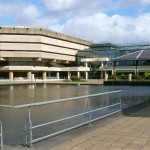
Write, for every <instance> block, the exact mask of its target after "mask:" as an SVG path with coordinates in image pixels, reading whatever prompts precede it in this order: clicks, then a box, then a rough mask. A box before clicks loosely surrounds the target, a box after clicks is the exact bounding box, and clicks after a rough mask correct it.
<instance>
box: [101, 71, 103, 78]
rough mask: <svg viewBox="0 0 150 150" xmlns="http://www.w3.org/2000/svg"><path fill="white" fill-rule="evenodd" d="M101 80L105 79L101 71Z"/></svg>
mask: <svg viewBox="0 0 150 150" xmlns="http://www.w3.org/2000/svg"><path fill="white" fill-rule="evenodd" d="M101 79H103V71H101Z"/></svg>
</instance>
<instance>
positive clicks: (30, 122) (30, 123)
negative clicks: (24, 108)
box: [28, 107, 33, 148]
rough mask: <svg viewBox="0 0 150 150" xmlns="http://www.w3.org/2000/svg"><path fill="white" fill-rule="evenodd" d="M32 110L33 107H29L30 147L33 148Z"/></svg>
mask: <svg viewBox="0 0 150 150" xmlns="http://www.w3.org/2000/svg"><path fill="white" fill-rule="evenodd" d="M31 108H32V107H28V123H29V142H28V144H29V147H30V148H32V146H33V144H32V120H31Z"/></svg>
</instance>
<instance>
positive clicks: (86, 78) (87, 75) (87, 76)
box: [85, 71, 88, 80]
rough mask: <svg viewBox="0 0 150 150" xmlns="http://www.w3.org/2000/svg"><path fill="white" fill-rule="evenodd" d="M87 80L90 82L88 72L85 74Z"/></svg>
mask: <svg viewBox="0 0 150 150" xmlns="http://www.w3.org/2000/svg"><path fill="white" fill-rule="evenodd" d="M85 79H86V80H88V72H87V71H86V72H85Z"/></svg>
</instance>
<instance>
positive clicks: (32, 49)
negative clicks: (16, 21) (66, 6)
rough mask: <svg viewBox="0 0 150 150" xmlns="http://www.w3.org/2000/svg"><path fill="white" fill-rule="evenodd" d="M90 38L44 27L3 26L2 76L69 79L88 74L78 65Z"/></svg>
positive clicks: (0, 33)
mask: <svg viewBox="0 0 150 150" xmlns="http://www.w3.org/2000/svg"><path fill="white" fill-rule="evenodd" d="M91 44H93V43H92V42H90V41H87V40H83V39H79V38H75V37H72V36H68V35H64V34H61V33H57V32H54V31H50V30H45V29H41V28H37V29H36V28H26V27H0V79H9V80H17V79H27V80H34V79H43V80H46V79H52V78H57V79H59V78H64V77H67V78H69V77H70V76H71V73H75V74H77V75H78V76H80V73H81V72H84V73H85V74H86V72H87V71H89V68H87V67H78V66H77V65H76V55H77V52H78V51H82V50H84V49H87V48H89V46H90V45H91Z"/></svg>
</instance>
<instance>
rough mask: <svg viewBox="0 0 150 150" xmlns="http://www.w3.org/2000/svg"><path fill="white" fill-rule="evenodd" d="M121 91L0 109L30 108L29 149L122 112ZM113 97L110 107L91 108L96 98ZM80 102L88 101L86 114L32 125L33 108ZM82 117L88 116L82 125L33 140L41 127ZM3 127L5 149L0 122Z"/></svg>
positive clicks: (27, 124)
mask: <svg viewBox="0 0 150 150" xmlns="http://www.w3.org/2000/svg"><path fill="white" fill-rule="evenodd" d="M120 93H121V90H117V91H111V92H104V93H98V94H92V95H85V96H79V97H72V98H65V99H59V100H50V101H45V102H37V103H31V104H24V105H16V106H12V105H0V108H15V109H16V108H28V117H27V122H26V124H25V130H26V135H25V139H26V145H27V146H29V147H32V145H33V143H36V142H39V141H41V140H44V139H47V138H50V137H53V136H56V135H58V134H61V133H64V132H67V131H69V130H72V129H75V128H78V127H81V126H83V125H86V124H91V122H93V121H96V120H99V119H101V118H104V117H107V116H110V115H112V114H115V113H117V112H119V111H121V94H120ZM104 95H106V96H108V95H109V96H111V97H113V96H112V95H114V97H115V101H114V102H113V103H109V104H108V105H105V106H103V107H99V108H94V109H93V108H92V107H91V102H92V100H93V99H94V98H96V97H98V96H104ZM79 100H86V108H87V109H86V110H85V112H82V113H78V114H74V115H72V116H68V117H64V118H60V119H57V120H53V121H50V122H46V123H42V124H38V125H33V123H32V118H31V114H32V111H31V110H32V108H33V107H37V106H43V105H48V104H54V103H64V102H69V101H70V102H71V101H79ZM97 100H98V101H100V100H101V98H99V97H98V98H97ZM114 107H116V108H117V109H112V111H110V112H108V113H107V114H103V115H99V116H97V117H96V118H92V114H93V113H96V112H98V111H103V110H105V109H111V108H114ZM80 116H88V120H85V121H84V122H82V123H79V124H76V125H73V126H71V127H68V128H65V129H63V130H59V131H56V132H54V133H50V134H48V135H44V136H42V137H38V138H33V130H35V129H37V130H38V129H39V128H41V127H45V126H49V125H52V124H56V123H60V122H62V121H66V120H69V119H75V118H77V117H80ZM0 125H1V134H0V135H1V148H2V147H3V136H2V123H1V122H0Z"/></svg>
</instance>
